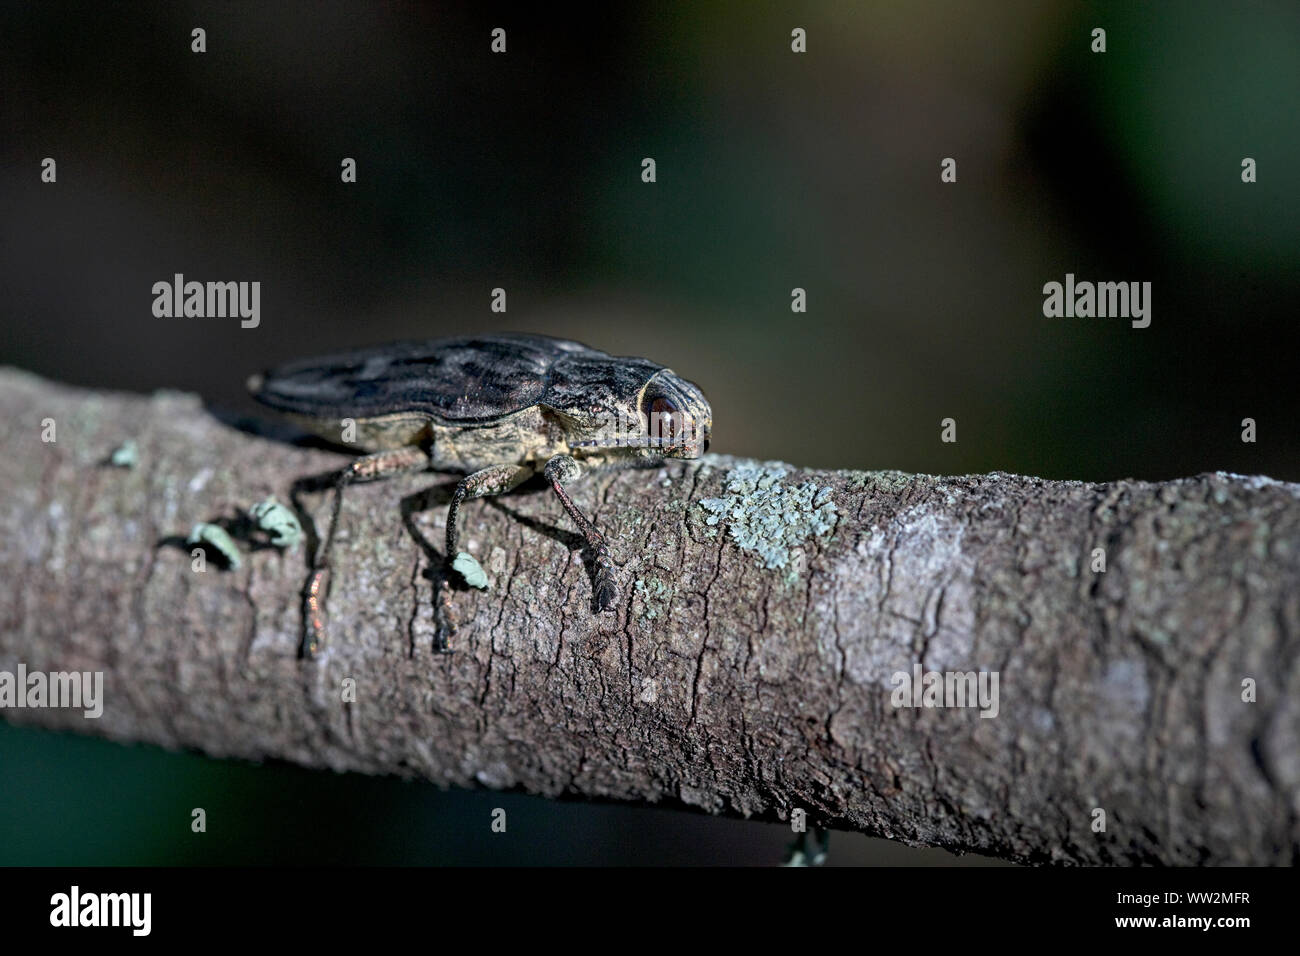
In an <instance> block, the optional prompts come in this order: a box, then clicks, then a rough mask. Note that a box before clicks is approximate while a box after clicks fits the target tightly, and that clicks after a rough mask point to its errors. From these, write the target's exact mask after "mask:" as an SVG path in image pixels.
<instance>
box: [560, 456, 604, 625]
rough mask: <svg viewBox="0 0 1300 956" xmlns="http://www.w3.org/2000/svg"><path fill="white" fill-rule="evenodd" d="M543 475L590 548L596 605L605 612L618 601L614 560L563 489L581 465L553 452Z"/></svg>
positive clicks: (572, 479)
mask: <svg viewBox="0 0 1300 956" xmlns="http://www.w3.org/2000/svg"><path fill="white" fill-rule="evenodd" d="M543 474H545V476H546V480H547V481H549V482H550V483H551V487H552V488H554V489H555V494H556V496H557V497H558V498H559V499H560V504H562V505H564V510H565V511H567V512H568V513H569V517H570V518H572V519H573V523H574V524H576V525H577V526H578V530H579V531H581V532H582V536H583V537H584V538H585V539H586V540H587V547H589V548H591V553H592V557H593V558H594V563H595V570H596V582H595V583H596V607H597V608H598V609H599V610H601V611H608V610H609V609H610V608H611V607H613V606H614V602H615V601H617V600H618V580H617V578H616V577H615V576H614V559H613V558H611V557H610V555H609V545H607V544H606V543H605V537H604V535H602V534H601V533H600V532H599V531H597V530H596V526H595V525H594V524H592V523H591V522H590V521H589V520H588V519H587V516H586V515H584V514H583V513H582V512H581V511H579V510H578V506H577V505H575V504H574V503H573V499H571V498H570V497H569V493H568V492H567V491H565V490H564V483H565V482H570V481H576V480H578V479H579V478H581V477H582V474H583V471H582V466H581V465H579V464H578V462H577V460H576V459H575V458H574V457H573V456H572V455H556V456H555V457H554V458H552V459H551V460H550V461H548V462H547V463H546V469H545V471H544V472H543Z"/></svg>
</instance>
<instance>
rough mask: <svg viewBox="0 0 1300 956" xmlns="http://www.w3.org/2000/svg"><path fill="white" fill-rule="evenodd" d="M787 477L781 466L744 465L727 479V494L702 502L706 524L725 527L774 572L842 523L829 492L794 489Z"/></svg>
mask: <svg viewBox="0 0 1300 956" xmlns="http://www.w3.org/2000/svg"><path fill="white" fill-rule="evenodd" d="M786 474H787V469H786V468H785V467H784V466H782V465H779V464H775V463H772V464H763V465H758V464H744V465H739V466H737V467H736V468H733V469H732V470H731V472H730V473H729V474H728V475H727V484H726V492H727V493H726V494H725V495H722V496H720V497H717V498H705V499H704V500H703V501H701V502H700V507H702V508H704V510H706V511H708V512H709V513H710V514H709V517H708V519H706V522H705V523H706V524H709V525H717V524H719V523H722V522H725V524H726V527H727V531H728V533H729V534H730V535H731V538H732V540H733V541H735V542H736V544H737V545H739V546H740V547H741V548H742V549H744V550H746V551H754V552H756V553H757V555H758V557H759V559H760V561H761V563H762V566H763V567H765V568H767V569H769V570H775V569H776V568H784V567H787V566H788V565H789V564H790V559H791V552H792V551H793V550H794V549H795V548H797V547H799V546H800V545H801V544H802V543H803V542H804V541H805V540H807V539H808V538H809V537H811V536H813V535H818V536H821V535H825V534H827V533H828V532H830V530H831V529H832V528H834V527H835V522H836V520H837V519H838V514H837V512H836V509H835V502H834V501H832V500H831V489H830V488H829V487H818V486H817V484H816V482H813V481H805V482H804V483H803V484H801V485H798V486H795V487H791V486H789V485H786V484H784V483H783V482H782V479H783V478H784V477H785V476H786Z"/></svg>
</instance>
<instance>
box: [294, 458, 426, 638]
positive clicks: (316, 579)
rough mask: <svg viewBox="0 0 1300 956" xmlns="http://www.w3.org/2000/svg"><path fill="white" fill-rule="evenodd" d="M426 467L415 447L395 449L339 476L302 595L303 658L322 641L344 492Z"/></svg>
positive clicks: (358, 462)
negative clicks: (327, 584) (327, 521)
mask: <svg viewBox="0 0 1300 956" xmlns="http://www.w3.org/2000/svg"><path fill="white" fill-rule="evenodd" d="M428 466H429V455H428V453H427V452H426V451H425V450H424V449H423V448H420V447H418V446H415V445H407V446H404V447H402V448H394V449H392V450H390V451H380V452H375V453H374V454H373V455H365V456H363V457H361V458H357V459H355V460H354V461H353V462H352V463H351V464H349V465H348V466H347V467H346V468H344V469H342V470H341V471H340V472H339V474H338V480H337V481H336V482H335V485H334V509H333V513H332V514H331V517H330V526H329V530H328V531H327V532H325V539H324V540H323V541H322V542H321V546H320V548H319V549H318V550H317V552H316V555H315V557H314V559H313V561H312V573H311V577H309V578H308V579H307V587H306V588H305V589H304V591H303V597H304V606H303V612H304V616H305V617H306V626H305V627H304V629H303V630H304V633H303V645H302V651H303V656H304V657H314V656H315V654H316V652H317V651H318V650H319V649H320V646H321V643H322V641H323V640H324V634H325V621H324V616H325V615H324V601H325V594H324V584H325V578H326V576H327V575H328V574H329V571H330V564H329V562H330V552H331V550H332V549H333V547H334V532H335V530H336V529H337V528H338V525H339V514H340V512H341V511H342V510H343V489H345V488H346V487H347V486H348V485H351V484H356V483H357V482H361V481H377V480H379V479H381V478H391V477H392V476H394V475H400V474H403V473H404V472H408V471H420V470H423V469H424V468H427V467H428Z"/></svg>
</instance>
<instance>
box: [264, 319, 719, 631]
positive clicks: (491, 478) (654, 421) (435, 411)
mask: <svg viewBox="0 0 1300 956" xmlns="http://www.w3.org/2000/svg"><path fill="white" fill-rule="evenodd" d="M248 387H249V390H250V391H251V392H252V394H253V396H254V397H255V398H257V399H258V400H259V401H261V402H263V403H264V404H266V405H269V406H270V407H272V408H274V409H276V410H277V411H280V412H282V413H284V414H285V415H287V416H288V417H289V418H291V419H292V420H294V421H296V422H297V423H298V424H300V425H301V426H302V427H304V428H305V429H307V430H308V431H310V432H312V433H314V434H316V435H320V436H321V437H323V438H326V439H328V440H330V441H335V442H337V441H338V439H339V434H340V429H341V422H342V420H343V419H352V420H353V421H355V423H356V439H355V442H354V443H353V444H355V445H356V446H357V447H359V448H360V449H361V450H362V451H365V452H368V454H366V455H365V456H364V457H361V458H358V459H356V460H355V461H353V462H352V464H350V465H349V466H348V467H346V468H344V469H343V470H342V471H341V472H340V473H339V475H338V478H337V483H336V495H335V499H334V512H333V520H332V522H331V524H330V528H329V531H328V532H327V534H326V536H325V538H324V541H323V542H322V544H321V547H320V548H319V550H318V553H317V554H316V556H315V558H314V560H313V571H312V575H311V577H310V579H309V581H308V585H307V588H306V592H305V597H306V617H307V624H306V635H305V639H304V652H305V653H306V654H308V655H311V654H313V653H314V652H315V650H316V649H317V647H318V646H319V644H320V641H321V639H322V635H323V628H324V625H323V622H322V582H323V578H324V575H325V574H326V572H327V571H328V570H329V551H330V547H331V544H332V541H333V537H334V528H335V526H336V525H337V524H338V516H339V510H340V508H341V507H342V492H343V488H344V487H346V486H347V485H348V484H351V483H352V482H356V481H369V480H374V479H378V478H384V477H388V476H390V475H394V474H398V473H401V472H408V471H417V470H425V469H428V470H431V471H456V472H464V473H466V477H465V478H464V479H462V480H461V482H460V483H459V484H458V485H457V486H456V490H455V492H454V493H453V495H452V498H451V504H450V506H449V507H448V510H447V553H446V561H447V564H448V566H450V565H451V564H452V562H454V561H455V559H456V556H457V554H458V541H459V535H458V532H457V526H456V525H457V522H456V515H457V512H458V510H459V508H460V505H461V502H462V501H464V500H465V499H467V498H477V497H481V496H483V495H498V494H502V493H504V492H507V491H510V490H511V489H513V488H515V487H516V486H518V485H519V484H520V483H521V482H523V481H525V480H526V479H528V478H529V477H531V476H532V475H534V474H536V473H537V472H541V473H542V474H543V475H544V476H545V478H546V480H547V481H548V482H550V484H551V487H552V488H553V489H554V490H555V494H556V496H557V497H558V498H559V499H560V503H561V504H562V505H563V506H564V510H565V511H566V512H568V514H569V516H570V517H571V518H572V519H573V522H574V523H575V524H576V525H577V526H578V529H579V530H580V531H581V532H582V536H583V538H584V539H585V540H586V542H587V546H588V547H589V548H590V549H591V552H592V555H593V557H594V565H595V575H594V577H595V603H596V607H597V608H598V609H599V610H602V611H604V610H608V609H609V608H611V607H612V606H613V605H614V602H615V601H616V600H617V598H618V586H617V583H616V578H615V573H614V563H613V560H612V558H611V557H610V553H609V548H608V546H607V545H606V543H605V539H604V537H603V536H602V535H601V533H600V532H599V531H597V530H596V528H595V526H594V525H593V524H592V523H591V522H590V521H589V520H588V519H587V517H586V516H585V515H584V514H583V513H582V512H581V511H580V510H579V509H578V508H577V506H576V505H574V503H573V501H572V499H570V497H569V495H568V492H567V491H566V490H565V486H566V485H568V484H570V483H572V482H574V481H576V480H578V479H579V478H581V477H582V476H583V475H585V474H587V473H589V472H591V471H592V470H602V469H606V468H624V467H629V466H638V465H653V464H656V463H657V462H659V461H661V460H663V459H664V458H699V457H700V456H701V455H702V454H703V453H704V452H705V451H706V450H707V449H708V444H709V433H710V431H711V429H712V427H713V412H712V410H711V409H710V407H709V403H708V401H707V400H706V399H705V397H704V394H703V392H701V391H700V389H699V388H698V387H697V386H695V385H693V384H692V383H690V382H688V381H686V380H685V379H683V378H680V377H679V376H677V375H676V374H674V373H673V372H672V370H671V369H666V368H664V367H663V366H660V365H656V364H655V363H654V362H650V361H647V360H646V359H642V358H620V357H615V356H611V355H608V354H606V353H604V352H601V351H598V350H596V349H593V348H589V347H588V346H585V345H582V344H581V343H578V342H572V341H568V340H565V339H555V338H550V337H549V336H544V335H527V334H501V335H483V336H475V337H466V338H453V339H434V340H431V341H424V342H399V343H395V344H392V345H383V346H378V347H375V348H368V349H360V350H357V351H354V352H345V353H342V354H338V355H330V356H325V357H322V358H316V359H305V360H301V361H296V362H291V363H289V364H288V365H284V366H281V367H279V368H277V369H274V370H272V371H270V372H267V373H265V374H263V375H257V376H254V377H253V378H252V379H250V380H249V383H248ZM438 649H439V650H443V651H445V650H449V648H448V647H447V646H446V636H445V634H443V633H441V632H440V636H439V647H438Z"/></svg>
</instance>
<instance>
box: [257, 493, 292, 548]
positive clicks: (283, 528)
mask: <svg viewBox="0 0 1300 956" xmlns="http://www.w3.org/2000/svg"><path fill="white" fill-rule="evenodd" d="M248 514H249V516H250V517H251V518H252V519H253V520H254V521H256V522H257V526H258V527H259V528H260V529H261V530H263V531H265V532H266V533H267V534H268V535H270V537H271V544H273V545H275V546H276V547H277V548H292V547H295V546H297V544H298V541H299V539H300V538H301V537H302V525H301V524H299V523H298V516H297V515H295V514H294V513H293V512H292V511H290V510H289V509H288V508H286V507H285V506H284V505H282V504H280V502H278V501H276V500H275V496H274V495H272V496H270V497H268V498H266V499H265V500H264V501H259V502H258V503H257V504H255V505H253V507H251V508H249V509H248Z"/></svg>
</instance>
